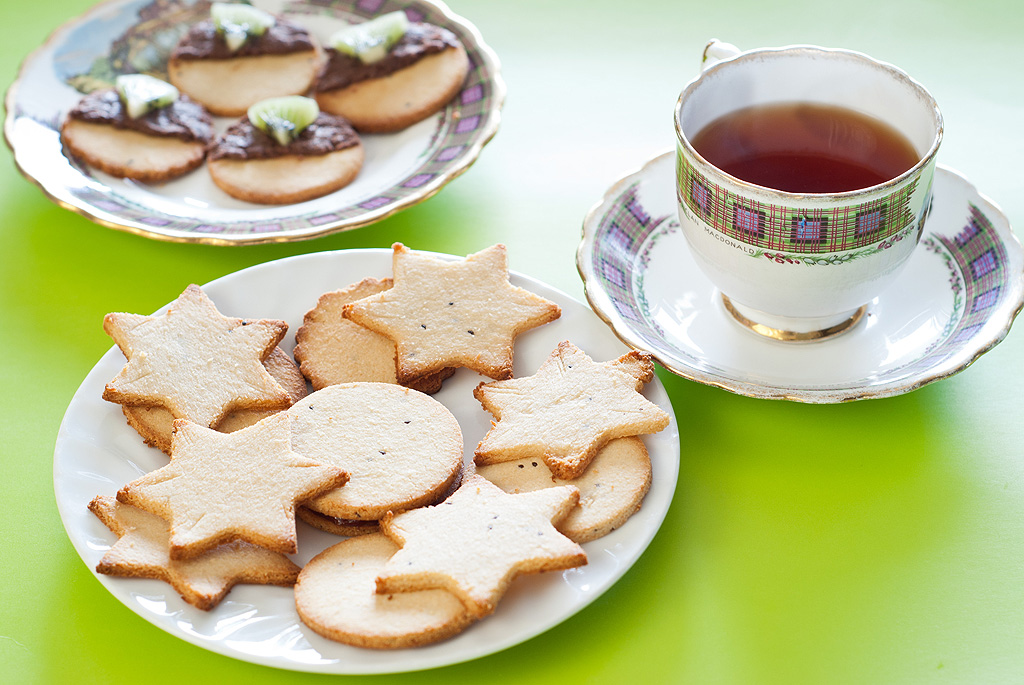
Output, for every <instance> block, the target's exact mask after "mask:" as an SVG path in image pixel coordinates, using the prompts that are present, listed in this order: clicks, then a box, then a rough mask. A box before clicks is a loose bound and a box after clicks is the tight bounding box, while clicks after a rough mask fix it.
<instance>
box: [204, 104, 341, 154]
mask: <svg viewBox="0 0 1024 685" xmlns="http://www.w3.org/2000/svg"><path fill="white" fill-rule="evenodd" d="M358 144H359V136H358V135H357V134H356V132H355V129H353V128H352V126H351V125H349V123H348V121H347V120H345V119H344V118H342V117H339V116H335V115H333V114H327V113H325V112H320V114H319V115H318V116H317V118H316V119H315V120H314V121H313V123H311V124H310V125H309V126H307V127H306V128H305V129H304V130H303V131H302V133H300V134H299V137H298V138H296V139H295V140H293V141H292V142H290V143H289V144H288V145H281V144H280V143H278V142H277V141H276V140H274V139H273V138H271V137H270V136H268V135H267V134H266V133H264V132H263V131H261V130H259V129H258V128H256V127H255V126H253V125H252V122H251V121H249V119H248V118H247V117H246V118H242V119H240V120H239V121H237V122H235V123H234V124H232V125H231V127H230V128H228V130H227V131H225V132H224V134H223V135H222V136H221V137H220V138H218V139H217V142H216V143H214V144H213V146H212V147H211V148H210V152H209V154H208V155H207V158H208V159H210V160H214V159H271V158H274V157H284V156H285V155H304V156H314V155H326V154H327V153H328V152H336V151H338V150H344V149H345V148H349V147H354V146H356V145H358Z"/></svg>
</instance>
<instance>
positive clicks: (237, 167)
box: [208, 96, 363, 204]
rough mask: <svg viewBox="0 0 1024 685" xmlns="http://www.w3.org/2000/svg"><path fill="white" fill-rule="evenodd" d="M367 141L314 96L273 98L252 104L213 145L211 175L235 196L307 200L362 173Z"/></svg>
mask: <svg viewBox="0 0 1024 685" xmlns="http://www.w3.org/2000/svg"><path fill="white" fill-rule="evenodd" d="M362 165H363V145H362V143H361V142H360V140H359V136H358V135H357V134H356V132H355V130H353V128H352V126H351V125H349V123H348V122H347V121H346V120H345V119H343V118H342V117H338V116H334V115H332V114H325V113H323V112H320V111H319V110H318V108H317V106H316V101H314V100H312V99H311V98H304V97H299V96H290V97H284V98H271V99H270V100H265V101H263V102H260V103H257V104H256V105H254V106H253V107H251V108H250V111H249V115H248V116H246V117H243V118H242V119H240V120H239V121H237V122H235V123H234V124H232V125H231V126H230V127H229V128H228V130H227V131H225V132H224V134H223V135H221V136H220V137H219V138H218V139H217V141H216V142H215V143H214V144H213V146H211V148H210V151H209V165H208V167H209V169H210V177H211V178H212V179H213V182H214V183H216V184H217V186H218V187H219V188H220V189H221V190H223V191H224V192H226V193H227V194H228V195H231V196H232V197H235V198H238V199H240V200H245V201H247V202H257V203H261V204H284V203H289V202H304V201H306V200H311V199H313V198H316V197H320V196H321V195H326V194H327V193H330V192H333V191H335V190H338V189H339V188H343V187H344V186H346V185H348V184H349V183H351V182H352V180H353V179H354V178H355V177H356V176H357V175H358V174H359V170H360V169H361V168H362Z"/></svg>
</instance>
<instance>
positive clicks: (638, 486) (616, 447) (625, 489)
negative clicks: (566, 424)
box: [477, 437, 651, 543]
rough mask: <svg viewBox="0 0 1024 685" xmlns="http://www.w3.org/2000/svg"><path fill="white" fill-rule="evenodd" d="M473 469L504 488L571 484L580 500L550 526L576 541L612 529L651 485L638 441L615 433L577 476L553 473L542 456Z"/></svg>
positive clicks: (648, 462)
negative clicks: (567, 478) (619, 436)
mask: <svg viewBox="0 0 1024 685" xmlns="http://www.w3.org/2000/svg"><path fill="white" fill-rule="evenodd" d="M477 473H478V474H480V475H481V476H483V477H484V478H486V479H487V480H489V481H491V482H492V483H494V484H495V485H497V486H498V487H499V488H501V489H502V490H504V491H505V492H509V493H513V494H515V493H521V492H532V491H534V490H541V489H543V488H550V487H555V486H558V485H575V486H576V487H577V488H579V491H580V502H579V505H578V506H576V507H575V508H574V509H573V510H572V511H571V512H570V513H569V515H568V516H566V517H565V518H564V519H563V520H562V521H561V523H559V524H558V525H556V526H555V527H556V528H557V529H558V530H559V532H561V533H562V534H563V535H565V536H566V537H568V538H570V539H571V540H573V541H575V542H579V543H583V542H589V541H591V540H596V539H597V538H599V537H601V536H603V535H607V534H608V533H610V532H612V531H613V530H615V529H616V528H618V527H619V526H621V525H622V524H623V523H625V522H626V520H627V519H628V518H629V517H630V516H632V515H633V514H635V513H636V512H637V511H638V510H639V509H640V504H641V503H642V502H643V499H644V496H645V495H646V494H647V491H648V490H649V489H650V487H651V460H650V457H649V456H648V454H647V448H646V447H645V446H644V443H643V440H641V439H640V438H638V437H629V438H618V439H616V440H612V441H611V442H609V443H608V444H607V445H605V446H604V447H603V448H601V450H600V451H599V452H598V453H597V456H596V457H594V460H593V461H592V462H591V463H590V466H588V467H587V470H586V471H584V472H583V475H581V476H580V477H579V478H576V479H574V480H564V479H562V478H556V477H554V476H553V475H552V474H551V471H550V470H549V469H548V467H547V466H546V465H545V464H544V461H543V460H541V459H519V460H517V461H507V462H503V463H501V464H490V465H487V466H479V465H478V466H477Z"/></svg>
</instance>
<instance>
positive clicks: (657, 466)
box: [53, 249, 679, 674]
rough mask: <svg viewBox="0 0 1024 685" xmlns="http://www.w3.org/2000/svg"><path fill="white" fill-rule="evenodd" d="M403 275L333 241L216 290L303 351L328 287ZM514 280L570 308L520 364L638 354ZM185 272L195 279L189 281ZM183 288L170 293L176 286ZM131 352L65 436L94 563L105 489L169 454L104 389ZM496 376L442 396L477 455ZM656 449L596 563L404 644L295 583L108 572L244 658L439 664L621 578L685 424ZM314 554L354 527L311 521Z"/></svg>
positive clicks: (84, 543)
mask: <svg viewBox="0 0 1024 685" xmlns="http://www.w3.org/2000/svg"><path fill="white" fill-rule="evenodd" d="M390 274H391V250H386V249H373V250H346V251H339V252H320V253H313V254H306V255H300V256H297V257H290V258H288V259H282V260H278V261H274V262H268V263H266V264H260V265H259V266H254V267H252V268H249V269H245V270H243V271H239V272H237V273H234V274H231V275H229V276H225V277H224V278H221V279H218V280H216V281H213V282H212V283H209V284H207V285H205V286H203V289H204V290H205V291H206V293H207V294H209V296H210V297H211V298H212V299H213V301H214V302H215V303H216V304H217V307H218V308H219V309H220V310H221V311H222V312H223V313H224V314H225V315H228V316H246V317H269V318H276V319H284V320H286V321H287V322H288V324H289V326H290V328H289V334H288V336H287V337H286V338H285V340H284V341H283V342H282V345H281V346H282V347H283V348H284V349H286V350H287V351H289V352H290V351H291V348H292V346H293V345H294V341H295V338H294V332H295V331H296V330H297V329H298V327H299V326H300V325H301V324H302V317H303V315H304V314H305V312H306V311H307V310H309V309H311V308H312V307H313V306H315V305H316V302H317V299H318V298H319V296H320V295H321V294H322V293H324V292H327V291H330V290H335V289H337V288H340V287H344V286H346V285H348V284H350V283H354V282H356V281H358V280H360V279H362V278H365V277H369V276H374V277H385V276H389V275H390ZM511 280H512V283H513V284H515V285H518V286H521V287H524V288H526V289H528V290H530V291H532V292H534V293H537V294H538V295H541V296H542V297H546V298H548V299H550V300H552V301H554V302H556V303H557V304H558V305H559V306H560V307H561V308H562V316H561V318H559V319H557V320H556V321H553V322H551V323H549V324H546V325H544V326H541V327H539V328H536V329H534V330H531V331H528V332H527V333H525V334H523V335H521V336H519V338H518V339H517V341H516V349H515V363H514V372H515V375H516V376H524V375H530V374H532V373H535V372H536V370H537V369H538V368H539V367H540V365H541V363H542V362H543V361H544V360H545V359H546V358H547V356H548V355H549V354H550V353H551V351H552V350H554V349H555V348H556V347H557V345H558V343H559V342H560V341H562V340H566V339H570V340H572V341H573V342H574V343H575V344H576V345H577V346H579V347H580V348H581V349H583V350H584V351H585V352H587V353H588V354H589V355H590V356H591V357H592V358H593V359H595V360H597V361H604V360H607V359H613V358H615V357H618V356H620V355H622V354H623V353H625V352H626V351H627V350H626V349H625V348H624V346H623V345H622V343H620V342H619V341H618V340H617V339H616V338H615V336H614V335H612V333H611V331H609V330H608V328H607V327H606V326H604V324H602V323H601V320H600V319H598V318H597V317H596V316H594V314H593V312H591V311H590V309H589V308H588V307H586V306H585V305H583V304H581V303H579V302H577V301H575V300H573V299H571V298H569V297H568V296H567V295H565V294H564V293H561V292H559V291H557V290H554V289H552V288H550V287H549V286H546V285H544V284H543V283H541V282H539V281H535V280H532V279H530V278H527V277H526V276H522V275H518V274H514V273H513V274H512V277H511ZM184 285H185V284H182V289H184ZM177 295H178V293H177V292H174V293H171V292H169V293H168V299H171V298H173V297H177ZM123 365H124V357H123V356H122V355H121V353H120V351H119V350H118V349H117V348H116V347H115V348H111V349H110V350H109V351H108V352H107V353H106V354H104V355H103V357H102V358H101V359H100V361H99V362H98V363H97V364H96V366H95V367H94V368H93V369H92V371H91V372H90V373H89V375H88V376H87V377H86V378H85V380H84V381H83V383H82V385H81V387H80V388H79V389H78V391H77V392H76V393H75V396H74V398H73V399H72V400H71V404H70V405H69V406H68V409H67V412H66V413H65V415H64V421H63V422H62V424H61V427H60V432H59V434H58V436H57V445H56V449H55V452H54V460H53V473H54V490H55V494H56V499H57V506H58V509H59V510H60V516H61V519H62V520H63V522H64V527H65V529H66V530H67V533H68V536H69V537H70V538H71V542H72V543H73V544H74V546H75V549H76V550H77V551H78V553H79V555H80V556H81V557H82V560H83V561H84V562H85V564H86V566H88V567H89V568H90V569H95V568H96V565H97V563H99V560H100V558H101V557H102V556H103V554H104V553H105V552H106V551H107V550H108V549H109V548H110V546H111V545H112V544H113V543H114V541H115V539H116V537H115V536H114V535H113V534H112V533H111V532H110V531H109V530H107V528H106V527H105V526H104V525H103V524H102V523H100V521H99V519H98V518H96V517H95V516H94V515H93V514H92V513H90V512H89V511H88V510H87V509H86V506H87V505H88V503H89V501H90V500H91V499H92V498H93V497H95V496H97V495H114V494H115V493H116V492H117V490H118V489H119V488H120V487H121V486H123V485H124V484H126V483H128V482H129V481H131V480H134V479H135V478H138V477H139V476H140V475H142V474H143V473H146V472H148V471H152V470H154V469H156V468H159V467H161V466H163V465H165V464H166V463H167V457H166V456H164V454H163V453H162V452H160V451H158V450H156V449H154V448H151V447H146V446H145V445H144V444H143V442H142V439H141V438H140V437H139V435H138V434H137V433H136V432H135V431H134V430H133V429H132V428H130V427H129V426H128V425H127V423H126V422H125V419H124V416H123V415H122V414H121V410H120V407H118V406H117V405H115V404H112V403H110V402H106V401H104V400H102V399H101V398H100V395H101V394H102V392H103V386H104V384H105V383H106V382H107V381H109V380H110V379H111V378H113V377H114V375H115V374H117V372H118V371H119V370H120V369H121V367H122V366H123ZM481 380H485V379H483V378H482V377H481V376H479V375H478V374H476V373H473V372H471V371H469V370H467V369H460V370H459V371H458V372H457V373H456V374H455V375H454V376H452V377H451V378H450V379H448V380H447V381H445V385H444V388H443V389H442V390H441V392H439V393H437V394H436V395H434V397H435V398H436V399H438V400H439V401H441V402H442V403H443V404H445V406H447V407H448V408H449V409H450V410H451V411H452V413H453V414H454V415H455V417H456V418H457V419H458V421H459V424H460V426H461V427H462V433H463V437H464V439H465V446H466V452H465V457H466V459H472V454H473V449H474V448H475V447H476V444H477V443H478V442H479V441H480V440H481V439H482V438H483V436H484V434H485V433H486V432H487V430H488V429H489V428H490V418H491V417H490V414H488V413H487V412H486V411H484V410H483V409H482V408H481V406H480V403H479V402H477V400H476V399H474V397H473V388H475V387H476V385H477V384H478V383H479V382H480V381H481ZM644 394H645V395H646V397H647V398H648V399H650V400H651V401H652V402H654V403H655V404H657V405H658V406H660V407H661V408H662V409H664V410H665V411H667V412H668V413H669V415H670V416H672V415H673V413H672V406H671V404H670V402H669V399H668V395H667V393H666V392H665V389H664V387H663V386H662V385H661V383H660V381H658V379H654V380H653V381H652V382H651V383H649V384H647V386H646V387H645V389H644ZM644 442H645V443H646V445H647V449H648V451H649V453H650V455H651V463H652V468H653V476H652V485H651V489H650V492H649V493H648V494H647V498H646V499H645V500H644V503H643V507H642V508H641V509H640V511H639V512H637V513H636V514H635V515H634V516H633V517H632V518H630V519H629V520H628V521H626V523H625V524H624V525H622V526H621V527H620V528H619V529H617V530H615V531H614V532H612V533H611V534H609V535H606V536H605V537H603V538H600V539H598V540H594V541H593V542H588V543H586V544H585V545H583V547H584V549H585V550H586V552H587V556H588V559H589V561H588V564H587V565H586V566H583V567H581V568H577V569H570V570H568V571H562V572H552V573H544V574H539V575H533V576H524V577H521V578H517V579H516V580H515V581H513V583H512V586H511V587H510V589H509V592H508V593H507V594H506V595H505V597H504V598H503V599H502V601H501V602H500V603H499V605H498V608H497V611H496V612H495V613H494V614H493V615H491V616H489V617H487V618H486V619H484V620H482V621H480V622H478V623H476V624H474V625H472V626H470V627H469V628H468V629H467V630H466V631H465V632H463V633H462V634H460V635H458V636H456V637H454V638H452V639H450V640H447V641H445V642H441V643H438V644H434V645H428V646H426V647H419V648H414V649H404V650H372V649H360V648H357V647H349V646H347V645H343V644H339V643H336V642H332V641H330V640H327V639H326V638H323V637H321V636H319V635H317V634H316V633H314V632H313V631H312V630H310V629H309V628H307V627H306V626H305V625H304V624H303V623H302V622H301V621H300V620H299V617H298V615H297V614H296V611H295V600H294V593H293V592H292V590H291V588H281V587H272V586H265V585H238V586H236V587H234V588H233V589H232V590H231V592H230V593H228V595H227V597H226V598H225V599H224V600H223V601H222V602H221V603H220V604H219V605H218V606H217V607H216V608H214V609H213V610H211V611H209V612H204V611H201V610H199V609H196V608H195V607H193V606H191V605H189V604H186V603H185V602H184V601H183V600H182V599H181V598H180V597H178V595H177V593H175V592H174V590H173V589H172V588H171V586H170V585H167V584H165V583H162V582H160V581H156V580H142V579H136V578H117V577H112V576H105V575H99V574H97V575H96V578H97V579H98V580H99V582H101V583H102V584H103V585H104V587H106V588H107V590H109V591H110V593H111V594H112V595H113V596H114V597H115V598H117V600H118V601H120V602H122V603H124V604H125V605H126V606H128V607H129V608H130V609H131V610H132V611H134V612H135V613H137V614H139V615H140V616H142V617H143V618H145V619H146V620H147V621H149V622H151V623H153V624H154V625H156V626H158V627H159V628H161V629H163V630H165V631H167V632H168V633H170V634H172V635H174V636H176V637H179V638H181V639H183V640H187V641H188V642H191V643H193V644H196V645H199V646H200V647H203V648H205V649H208V650H210V651H213V652H218V653H220V654H225V655H228V656H231V657H234V658H236V659H241V660H244V661H250V662H253V663H259V664H264V665H268V666H275V667H278V668H284V669H290V670H297V671H317V672H321V673H346V674H354V673H393V672H400V671H410V670H415V669H425V668H433V667H436V666H444V665H447V664H454V663H458V662H461V661H467V660H469V659H474V658H477V657H481V656H484V655H487V654H491V653H493V652H497V651H499V650H502V649H505V648H507V647H511V646H512V645H516V644H518V643H520V642H523V641H524V640H527V639H529V638H531V637H533V636H535V635H537V634H539V633H542V632H543V631H545V630H547V629H548V628H551V627H552V626H554V625H556V624H558V623H560V622H562V621H564V620H565V619H567V618H569V617H570V616H572V615H573V614H575V613H576V612H578V611H580V610H581V609H583V608H584V607H585V606H587V605H588V604H590V603H591V602H593V601H594V600H595V599H597V598H598V597H599V596H601V594H602V593H604V592H605V591H606V590H607V589H608V588H609V587H611V586H612V585H613V584H614V583H615V582H616V581H617V580H618V579H619V578H620V577H621V576H622V575H623V574H624V573H626V571H628V570H629V568H630V567H631V566H632V565H633V563H634V562H636V560H637V559H638V558H639V557H640V555H641V554H642V553H643V551H644V550H645V549H646V548H647V545H648V544H649V543H650V541H651V539H652V538H653V537H654V535H655V533H656V532H657V531H658V528H659V527H660V526H661V522H662V520H663V519H664V517H665V514H666V512H667V511H668V507H669V504H670V503H671V501H672V495H673V493H674V491H675V487H676V478H677V476H678V472H679V430H678V427H677V425H676V423H675V419H674V418H673V419H672V423H671V424H670V425H669V427H668V428H666V429H665V430H664V431H662V432H660V433H657V434H655V435H650V436H644ZM298 529H299V553H298V554H297V555H295V556H294V557H293V559H294V560H295V562H296V563H297V564H299V565H300V566H301V565H303V564H305V563H306V562H307V561H309V560H310V559H311V558H312V557H313V556H314V555H315V554H317V553H318V552H320V551H321V550H322V549H325V548H326V547H328V546H330V545H333V544H335V543H336V542H338V541H340V540H341V538H339V537H337V536H333V535H330V534H328V533H324V532H321V531H319V530H314V529H313V528H311V527H310V526H307V525H306V524H305V523H302V522H299V524H298Z"/></svg>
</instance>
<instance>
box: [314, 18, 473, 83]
mask: <svg viewBox="0 0 1024 685" xmlns="http://www.w3.org/2000/svg"><path fill="white" fill-rule="evenodd" d="M458 46H459V39H458V38H456V37H455V34H454V33H452V32H451V31H449V30H448V29H444V28H441V27H440V26H434V25H433V24H422V23H420V24H410V25H409V30H408V31H406V32H405V35H404V36H402V38H401V39H400V40H399V41H398V42H397V43H395V46H394V47H393V48H391V50H390V51H389V52H388V54H387V55H386V56H385V57H384V58H383V59H381V60H379V61H377V62H373V63H372V64H363V63H362V62H360V61H359V59H358V58H356V57H350V56H348V55H346V54H345V53H343V52H338V51H337V50H335V49H334V48H327V50H326V52H327V63H326V64H325V65H324V66H323V68H322V69H321V70H320V76H319V78H318V79H317V81H316V90H317V91H318V92H324V91H328V90H338V89H340V88H345V87H346V86H350V85H352V84H353V83H357V82H359V81H366V80H369V79H372V78H380V77H382V76H388V75H389V74H393V73H395V72H396V71H399V70H400V69H404V68H405V67H408V66H410V65H412V64H415V63H416V62H418V61H419V60H421V59H423V58H424V57H426V56H427V55H433V54H436V53H438V52H442V51H444V50H447V49H448V48H454V47H458Z"/></svg>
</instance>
